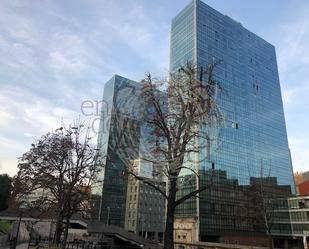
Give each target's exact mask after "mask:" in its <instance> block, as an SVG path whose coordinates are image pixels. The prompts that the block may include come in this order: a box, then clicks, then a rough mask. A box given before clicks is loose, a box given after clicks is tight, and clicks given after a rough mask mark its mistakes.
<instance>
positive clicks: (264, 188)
mask: <svg viewBox="0 0 309 249" xmlns="http://www.w3.org/2000/svg"><path fill="white" fill-rule="evenodd" d="M266 171H267V172H266ZM249 194H250V196H251V202H252V208H251V210H252V211H253V217H254V220H253V226H254V229H255V230H256V231H261V232H264V233H266V235H267V238H268V243H269V247H270V248H274V244H273V239H272V229H273V226H274V224H275V221H276V218H277V217H276V212H275V211H276V203H275V199H276V198H280V197H281V198H282V197H286V196H288V195H290V194H291V187H290V186H289V185H279V184H278V183H277V178H276V177H273V176H271V161H269V163H268V165H267V163H266V161H265V160H263V159H261V162H260V172H259V177H250V192H249Z"/></svg>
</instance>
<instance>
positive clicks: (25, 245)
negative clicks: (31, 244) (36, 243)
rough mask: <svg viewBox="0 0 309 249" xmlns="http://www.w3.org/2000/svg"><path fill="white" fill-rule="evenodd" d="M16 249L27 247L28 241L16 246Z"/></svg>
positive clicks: (8, 248)
mask: <svg viewBox="0 0 309 249" xmlns="http://www.w3.org/2000/svg"><path fill="white" fill-rule="evenodd" d="M4 249H10V246H7V247H4ZM16 249H28V243H22V244H19V245H17V246H16Z"/></svg>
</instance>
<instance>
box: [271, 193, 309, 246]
mask: <svg viewBox="0 0 309 249" xmlns="http://www.w3.org/2000/svg"><path fill="white" fill-rule="evenodd" d="M272 203H273V205H272V207H273V209H272V210H269V211H268V212H270V213H271V216H270V217H272V219H271V220H272V224H271V236H272V237H273V238H274V243H275V246H278V247H280V248H289V249H291V248H305V249H307V248H308V241H309V196H297V197H290V198H285V199H283V198H282V199H274V200H272ZM302 246H303V247H302Z"/></svg>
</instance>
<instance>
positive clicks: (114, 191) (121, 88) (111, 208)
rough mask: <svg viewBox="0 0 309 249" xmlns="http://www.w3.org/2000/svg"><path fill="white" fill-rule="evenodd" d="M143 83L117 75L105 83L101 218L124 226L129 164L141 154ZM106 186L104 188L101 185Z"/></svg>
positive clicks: (100, 138) (100, 133) (100, 145)
mask: <svg viewBox="0 0 309 249" xmlns="http://www.w3.org/2000/svg"><path fill="white" fill-rule="evenodd" d="M139 87H140V85H139V84H138V83H136V82H134V81H131V80H129V79H126V78H123V77H121V76H119V75H115V76H114V77H113V78H112V79H110V80H109V81H108V82H107V83H106V84H105V86H104V94H103V104H102V110H101V119H100V128H99V134H98V146H99V148H100V152H101V154H102V155H103V156H105V161H104V165H105V167H104V173H103V176H102V180H103V191H102V192H101V193H99V192H98V193H97V194H98V195H100V194H101V195H102V196H101V203H100V205H97V206H98V209H99V210H98V212H99V215H98V216H99V219H100V220H101V221H103V222H106V223H109V224H111V225H117V226H124V219H125V208H126V207H125V203H126V191H127V176H126V175H125V174H124V172H125V171H124V169H125V167H126V166H127V165H128V164H129V163H130V161H131V160H135V159H137V158H139V150H140V132H141V125H140V114H141V109H140V108H141V105H140V101H139V99H138V95H137V91H138V89H139ZM101 190H102V188H101Z"/></svg>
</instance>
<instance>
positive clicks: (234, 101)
mask: <svg viewBox="0 0 309 249" xmlns="http://www.w3.org/2000/svg"><path fill="white" fill-rule="evenodd" d="M214 60H215V61H220V63H219V65H218V66H217V68H216V70H215V77H216V79H217V80H218V82H220V84H221V86H222V89H223V90H222V91H220V93H219V95H218V96H217V102H218V104H219V106H220V109H221V111H222V113H223V115H224V125H223V127H221V128H220V132H218V139H217V140H216V141H213V142H212V143H211V146H210V147H211V149H210V156H209V158H207V159H205V160H202V161H201V162H200V163H199V164H198V165H197V168H198V169H199V170H200V172H201V174H202V175H203V174H204V173H205V172H207V171H208V170H209V169H215V170H216V172H217V174H216V175H217V176H218V177H217V179H219V180H220V179H222V182H221V187H222V186H223V185H224V186H230V187H228V188H227V189H229V190H227V191H225V193H224V194H222V193H221V195H220V194H218V195H217V196H216V195H212V197H211V198H213V201H211V202H207V201H205V200H204V201H203V200H190V201H188V202H187V203H186V204H184V205H182V206H181V207H180V209H179V210H178V213H179V214H180V215H182V216H186V215H187V216H188V215H198V216H199V217H200V218H199V224H200V237H203V235H205V234H206V233H207V234H211V233H213V234H215V235H220V233H221V232H220V231H229V230H242V231H255V228H254V227H253V226H252V220H250V219H247V220H246V217H249V216H250V214H247V215H239V213H241V211H239V210H241V208H240V207H241V206H244V207H247V208H249V206H250V204H249V203H247V205H246V203H243V202H242V203H241V204H237V203H240V202H237V200H238V199H239V200H241V199H243V200H244V199H245V198H244V197H241V196H242V195H244V193H243V192H242V193H241V194H237V193H236V192H237V191H235V186H237V189H239V187H240V186H241V188H242V189H250V186H251V187H252V184H253V183H252V179H253V178H254V177H255V178H261V179H264V178H265V179H266V178H272V179H273V178H276V181H275V185H278V186H282V187H284V189H286V187H287V186H289V189H290V192H292V193H294V180H293V173H292V162H291V158H290V152H289V146H288V141H287V133H286V126H285V119H284V113H283V104H282V98H281V90H280V83H279V75H278V68H277V62H276V53H275V48H274V46H273V45H271V44H270V43H268V42H266V41H265V40H263V39H262V38H260V37H259V36H257V35H255V34H254V33H252V32H250V31H249V30H247V29H246V28H244V27H243V26H242V25H241V24H240V23H238V22H236V21H234V20H233V19H231V18H230V17H228V16H225V15H222V14H221V13H219V12H218V11H216V10H214V9H212V8H211V7H209V6H208V5H206V4H205V3H203V2H201V1H199V0H193V1H192V2H191V3H190V4H189V5H188V6H187V7H186V8H185V9H184V10H182V11H181V12H180V13H179V14H178V15H177V16H176V17H175V18H174V19H173V21H172V28H171V53H170V70H171V71H174V70H176V69H177V68H178V67H179V66H180V65H183V64H184V63H186V61H192V62H194V63H196V64H197V65H199V66H207V64H208V63H210V62H213V61H214ZM205 153H206V152H201V154H200V157H203V158H206V157H205ZM206 175H207V174H206ZM206 178H207V177H206ZM206 178H205V177H204V178H203V177H201V179H200V183H199V184H203V181H204V180H203V179H206ZM219 185H220V184H219ZM233 186H234V187H233ZM186 188H188V186H186ZM233 189H234V190H233ZM233 191H234V193H233ZM206 192H207V191H206ZM210 192H211V191H210ZM210 192H209V193H208V194H207V193H204V194H202V195H204V197H205V198H206V199H207V198H210V195H211V194H210ZM219 192H220V191H219ZM229 192H231V195H230V197H228V196H227V195H229V194H228V193H229ZM279 192H280V194H282V191H279ZM283 192H284V191H283ZM287 194H288V192H286V191H285V192H284V195H287ZM245 195H246V196H247V194H245ZM248 198H249V197H248ZM228 199H229V200H230V201H228V202H225V203H227V204H226V205H225V207H223V206H224V204H222V205H221V204H220V203H224V200H228ZM232 200H233V202H232ZM211 203H214V205H216V203H217V204H219V205H221V206H222V208H221V207H220V210H221V209H225V208H227V209H228V206H229V205H230V208H231V207H233V208H236V209H237V205H239V210H238V211H235V217H236V216H239V217H238V218H237V217H236V218H234V219H233V218H231V219H227V216H231V215H232V213H229V212H227V214H226V215H227V216H226V217H224V216H222V217H221V216H213V214H214V212H215V208H214V207H213V208H212V207H207V205H209V204H211ZM211 205H212V204H211ZM207 210H208V211H207ZM211 210H212V211H211ZM218 212H219V211H218ZM237 212H238V215H236V213H237ZM221 213H224V212H223V211H222V212H221ZM243 213H244V212H243ZM241 216H242V217H241ZM227 220H228V221H227ZM241 220H242V221H241Z"/></svg>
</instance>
